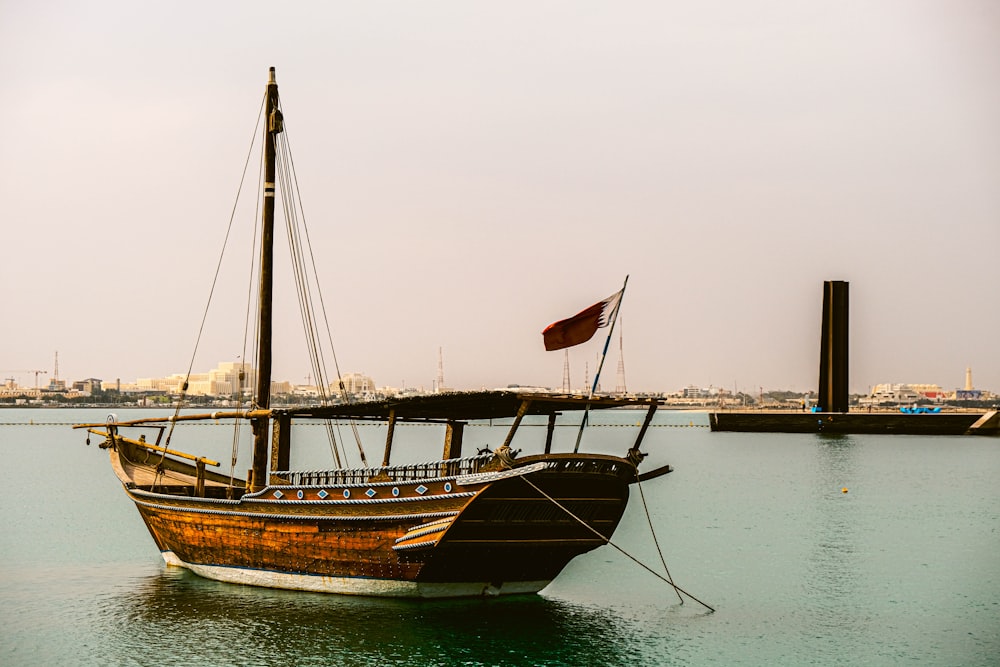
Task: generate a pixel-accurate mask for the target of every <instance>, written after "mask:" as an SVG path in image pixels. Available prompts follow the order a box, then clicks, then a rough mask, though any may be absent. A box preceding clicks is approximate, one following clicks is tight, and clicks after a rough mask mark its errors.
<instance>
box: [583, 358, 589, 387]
mask: <svg viewBox="0 0 1000 667" xmlns="http://www.w3.org/2000/svg"><path fill="white" fill-rule="evenodd" d="M588 391H590V362H587V361H585V362H583V393H587V392H588Z"/></svg>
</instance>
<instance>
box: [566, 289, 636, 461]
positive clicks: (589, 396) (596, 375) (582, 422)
mask: <svg viewBox="0 0 1000 667" xmlns="http://www.w3.org/2000/svg"><path fill="white" fill-rule="evenodd" d="M627 285H628V275H627V274H626V276H625V282H624V283H623V284H622V291H621V296H620V297H619V298H618V303H616V304H615V310H614V312H613V313H611V326H609V327H608V337H607V338H606V339H605V340H604V351H603V352H601V360H600V362H598V364H597V372H596V373H594V383H593V384H592V385H591V386H590V393H589V394H587V406H586V407H585V408H584V410H583V419H582V420H580V430H579V431H577V432H576V444H575V445H573V453H574V454H576V453H577V452H578V451H580V440H581V439H582V438H583V429H585V428H587V422H588V421H589V418H590V401H591V399H592V398H594V392H596V391H597V384H598V382H599V381H600V379H601V369H602V368H604V358H605V357H606V356H608V346H609V345H610V344H611V336H612V335H613V334H614V332H615V323H616V322H618V310H619V309H620V308H621V307H622V299H624V298H625V287H626V286H627Z"/></svg>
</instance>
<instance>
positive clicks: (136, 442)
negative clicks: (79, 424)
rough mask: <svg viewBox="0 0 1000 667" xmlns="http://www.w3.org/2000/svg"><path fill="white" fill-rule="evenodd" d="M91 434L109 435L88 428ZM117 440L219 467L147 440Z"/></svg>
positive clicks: (212, 462)
mask: <svg viewBox="0 0 1000 667" xmlns="http://www.w3.org/2000/svg"><path fill="white" fill-rule="evenodd" d="M87 431H88V432H89V433H93V434H94V435H107V432H106V431H98V430H96V429H92V428H88V429H87ZM114 437H115V439H116V440H123V441H125V442H127V443H129V444H130V445H135V446H137V447H145V448H146V449H152V450H155V451H157V452H166V453H167V454H170V455H171V456H176V457H177V458H179V459H187V460H188V461H201V462H202V464H203V465H204V464H207V465H210V466H218V465H219V462H218V461H213V460H212V459H206V458H205V457H204V456H195V455H194V454H188V453H187V452H179V451H177V450H176V449H167V448H166V447H160V446H159V445H154V444H153V443H151V442H146V441H145V440H133V439H132V438H126V437H125V436H123V435H116V436H114Z"/></svg>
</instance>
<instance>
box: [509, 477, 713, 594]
mask: <svg viewBox="0 0 1000 667" xmlns="http://www.w3.org/2000/svg"><path fill="white" fill-rule="evenodd" d="M519 479H523V480H524V481H525V482H526V483H527V484H528V486H530V487H531V488H533V489H534V490H535V491H538V493H540V494H542V496H544V497H545V498H547V499H548V500H550V501H551V502H552V504H553V505H555V506H556V507H558V508H559V509H561V510H562V511H563V512H565V513H566V514H568V515H569V516H570V517H571V518H572V519H573V520H574V521H576V522H577V523H579V524H580V525H581V526H583V527H584V528H586V529H587V530H589V531H590V532H592V533H593V534H595V535H597V536H598V537H599V538H601V540H603V541H604V543H605V544H607V545H609V546H612V547H614V548H615V549H616V550H617V551H618V552H619V553H621V554H622V555H623V556H625V557H626V558H628V559H629V560H631V561H632V562H633V563H635V564H636V565H638V566H639V567H641V568H642V569H644V570H646V571H647V572H649V573H650V574H652V575H653V576H654V577H656V578H657V579H659V580H660V581H663V582H664V583H666V584H667V585H669V586H670V587H671V588H673V589H674V591H675V592H677V593H683V594H684V595H686V596H688V597H689V598H691V599H692V600H694V601H695V602H697V603H698V604H700V605H701V606H702V607H705V609H708V610H709V611H711V612H714V611H715V608H713V607H711V606H710V605H707V604H705V603H704V602H702V601H701V600H699V599H698V598H696V597H695V596H693V595H691V594H690V593H688V592H687V591H686V590H684V589H683V588H681V587H680V586H678V585H677V584H675V583H674V582H673V581H671V580H670V579H667V578H666V577H664V576H663V575H662V574H660V573H659V572H657V571H656V570H654V569H652V568H651V567H649V566H648V565H646V564H645V563H643V562H642V561H640V560H639V559H638V558H636V557H635V556H633V555H632V554H630V553H629V552H627V551H625V550H624V549H622V548H621V547H620V546H618V545H617V544H615V543H614V542H612V541H611V538H609V537H605V536H604V535H602V534H601V533H600V532H599V531H598V530H597V529H596V528H594V527H592V526H591V525H590V524H588V523H587V522H586V521H584V520H583V519H581V518H580V517H578V516H577V515H575V514H573V512H571V511H570V510H569V509H568V508H566V507H565V506H564V505H562V504H561V503H560V502H559V501H558V500H556V499H555V498H553V497H552V496H550V495H549V494H547V493H545V492H544V491H542V490H541V489H540V488H538V485H536V484H535V483H534V482H532V481H531V480H530V479H528V478H527V477H526V476H524V475H521V476H520V477H519Z"/></svg>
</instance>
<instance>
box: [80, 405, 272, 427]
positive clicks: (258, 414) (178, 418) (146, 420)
mask: <svg viewBox="0 0 1000 667" xmlns="http://www.w3.org/2000/svg"><path fill="white" fill-rule="evenodd" d="M270 416H271V411H270V410H245V411H243V412H211V413H206V414H200V415H170V416H168V417H143V418H142V419H130V420H128V421H123V422H115V423H114V424H113V425H114V426H138V425H139V424H150V425H156V424H162V423H164V422H183V421H204V420H206V419H256V418H264V419H266V418H268V417H270ZM107 425H108V424H107V422H99V423H96V424H73V428H86V429H91V428H103V427H105V426H107Z"/></svg>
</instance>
